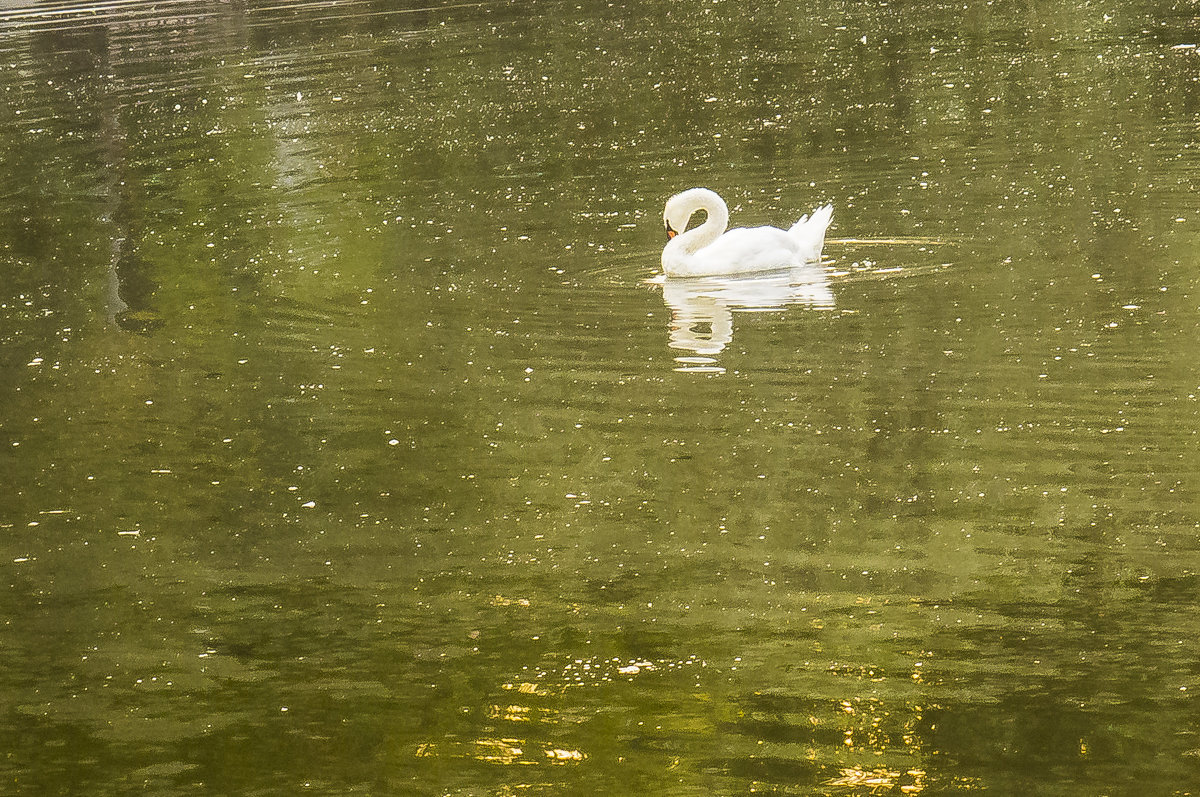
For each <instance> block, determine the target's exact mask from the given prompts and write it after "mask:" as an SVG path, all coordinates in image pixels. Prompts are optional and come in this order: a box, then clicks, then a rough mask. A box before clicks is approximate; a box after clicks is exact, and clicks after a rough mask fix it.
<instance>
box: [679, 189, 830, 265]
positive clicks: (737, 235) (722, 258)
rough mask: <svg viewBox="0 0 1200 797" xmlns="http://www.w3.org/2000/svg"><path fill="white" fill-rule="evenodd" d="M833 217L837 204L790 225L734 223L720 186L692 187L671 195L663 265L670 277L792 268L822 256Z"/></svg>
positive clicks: (814, 212) (803, 217)
mask: <svg viewBox="0 0 1200 797" xmlns="http://www.w3.org/2000/svg"><path fill="white" fill-rule="evenodd" d="M700 210H703V211H704V212H705V213H706V214H707V215H708V218H706V219H705V220H704V223H703V224H701V225H700V226H699V227H696V228H695V229H692V230H688V229H687V223H688V219H690V218H691V217H692V214H693V213H696V212H697V211H700ZM832 218H833V205H825V206H824V207H820V208H817V209H816V210H814V211H813V213H812V215H811V216H801V217H800V221H798V222H796V223H795V224H793V225H792V226H791V227H790V228H788V229H786V230H781V229H779V228H778V227H737V228H735V229H732V230H726V227H727V226H728V225H729V208H728V207H726V205H725V201H724V200H723V199H721V197H720V196H718V195H717V193H716V192H715V191H710V190H708V189H707V188H689V189H688V190H686V191H684V192H682V193H679V194H676V195H675V196H673V197H671V198H670V199H668V200H667V206H666V208H665V209H664V210H663V223H664V224H666V227H667V239H668V240H667V245H666V247H664V248H663V253H662V264H663V271H665V272H666V274H667V276H669V277H706V276H711V275H715V274H742V273H746V272H751V271H770V270H774V269H781V268H790V267H792V266H798V265H802V264H804V263H809V262H813V261H817V260H820V259H821V249H822V247H824V245H825V229H826V228H827V227H828V226H829V222H830V220H831V219H832Z"/></svg>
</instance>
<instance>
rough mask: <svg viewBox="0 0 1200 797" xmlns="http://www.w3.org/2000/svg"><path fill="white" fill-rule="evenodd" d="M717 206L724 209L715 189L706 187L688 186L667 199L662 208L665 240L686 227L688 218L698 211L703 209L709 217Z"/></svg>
mask: <svg viewBox="0 0 1200 797" xmlns="http://www.w3.org/2000/svg"><path fill="white" fill-rule="evenodd" d="M718 208H720V209H722V210H723V209H724V208H725V203H724V201H722V199H721V197H720V196H718V195H717V193H716V192H715V191H710V190H708V189H707V188H689V189H688V190H686V191H682V192H680V193H678V194H676V195H675V196H673V197H671V198H670V199H668V200H667V206H666V207H665V208H663V225H664V226H665V227H666V228H667V240H671V239H672V238H674V237H675V236H676V235H679V234H680V233H681V232H683V231H684V230H686V229H687V225H688V220H689V219H691V218H692V215H693V214H694V213H695V212H696V211H698V210H703V211H705V212H706V213H707V214H708V215H709V217H710V218H711V217H712V216H713V213H714V211H716V210H717V209H718Z"/></svg>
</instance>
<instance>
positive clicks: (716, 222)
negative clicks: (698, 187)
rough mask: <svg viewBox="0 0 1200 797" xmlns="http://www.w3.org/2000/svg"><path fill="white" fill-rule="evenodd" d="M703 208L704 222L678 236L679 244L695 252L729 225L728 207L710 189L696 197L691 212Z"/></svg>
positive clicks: (721, 233) (723, 231) (719, 234)
mask: <svg viewBox="0 0 1200 797" xmlns="http://www.w3.org/2000/svg"><path fill="white" fill-rule="evenodd" d="M700 210H703V211H704V213H705V216H706V218H705V219H704V223H703V224H701V225H700V226H699V227H695V228H693V229H691V230H688V231H687V232H685V233H683V234H681V235H680V236H679V241H680V245H681V247H682V248H684V249H686V250H687V251H689V252H695V251H697V250H699V249H703V248H704V247H706V246H708V245H709V244H711V243H712V242H713V241H715V240H717V239H718V238H720V237H721V236H722V235H723V234H724V233H725V228H726V227H728V226H729V208H728V207H726V205H725V201H724V200H723V199H721V197H719V196H717V195H716V194H715V193H713V192H711V191H704V192H703V193H702V194H699V195H698V196H697V197H696V204H695V206H694V207H693V208H692V213H696V212H697V211H700Z"/></svg>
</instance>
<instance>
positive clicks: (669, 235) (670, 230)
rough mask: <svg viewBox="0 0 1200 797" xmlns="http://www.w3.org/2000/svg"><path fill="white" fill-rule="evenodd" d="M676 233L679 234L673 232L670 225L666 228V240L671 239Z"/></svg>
mask: <svg viewBox="0 0 1200 797" xmlns="http://www.w3.org/2000/svg"><path fill="white" fill-rule="evenodd" d="M676 235H679V233H677V232H675V231H674V230H672V229H671V228H670V227H668V228H667V240H668V241H669V240H671V239H672V238H674V237H675V236H676Z"/></svg>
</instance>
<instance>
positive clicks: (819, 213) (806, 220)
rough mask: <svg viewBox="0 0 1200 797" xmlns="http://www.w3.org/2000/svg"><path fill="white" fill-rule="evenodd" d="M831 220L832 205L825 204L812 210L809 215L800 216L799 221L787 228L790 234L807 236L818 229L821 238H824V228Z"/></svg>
mask: <svg viewBox="0 0 1200 797" xmlns="http://www.w3.org/2000/svg"><path fill="white" fill-rule="evenodd" d="M832 220H833V205H825V206H823V207H819V208H817V209H816V210H814V211H813V212H812V215H811V216H801V217H800V221H798V222H796V223H795V224H793V225H792V226H791V228H790V229H788V232H789V233H791V234H792V235H802V236H804V237H806V238H807V237H808V236H809V235H812V234H814V233H816V232H817V231H818V230H819V231H820V235H821V238H822V240H824V238H825V228H826V227H828V226H829V222H830V221H832Z"/></svg>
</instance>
